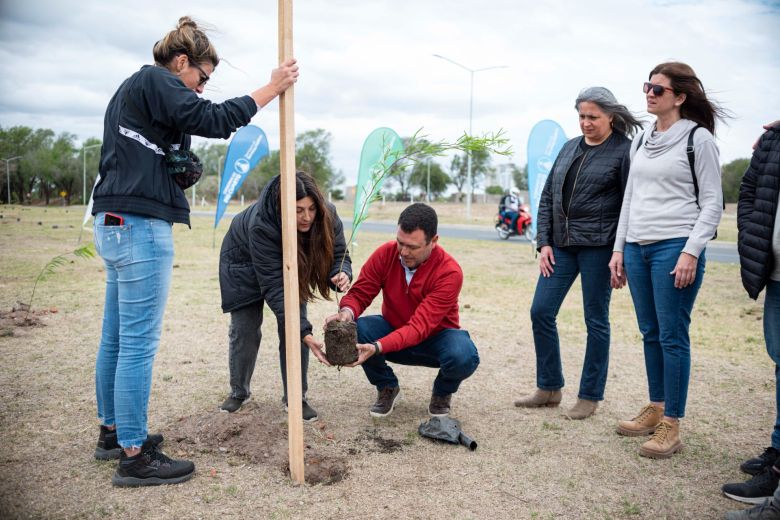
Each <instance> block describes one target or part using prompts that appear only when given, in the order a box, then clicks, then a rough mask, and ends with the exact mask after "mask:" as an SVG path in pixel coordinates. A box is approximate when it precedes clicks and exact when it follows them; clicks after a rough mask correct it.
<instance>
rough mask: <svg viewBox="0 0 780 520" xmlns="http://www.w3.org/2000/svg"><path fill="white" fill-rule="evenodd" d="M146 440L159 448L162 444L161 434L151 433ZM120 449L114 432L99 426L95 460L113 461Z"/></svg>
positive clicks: (117, 456)
mask: <svg viewBox="0 0 780 520" xmlns="http://www.w3.org/2000/svg"><path fill="white" fill-rule="evenodd" d="M146 440H147V441H149V442H151V443H152V444H154V445H155V446H159V445H160V444H162V443H163V440H164V439H163V436H162V434H161V433H152V434H151V435H149V436H147V437H146ZM121 452H122V447H121V446H120V445H119V442H118V441H117V438H116V430H109V429H108V428H106V427H105V426H103V425H101V426H100V436H99V437H98V441H97V447H96V448H95V458H96V459H97V460H114V459H118V458H119V454H120V453H121Z"/></svg>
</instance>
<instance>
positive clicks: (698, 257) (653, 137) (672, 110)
mask: <svg viewBox="0 0 780 520" xmlns="http://www.w3.org/2000/svg"><path fill="white" fill-rule="evenodd" d="M649 79H650V81H649V82H646V83H645V84H644V86H643V90H644V92H645V94H646V99H647V111H648V112H649V113H650V114H653V115H655V116H656V121H655V123H653V124H652V125H651V126H650V127H649V128H647V129H646V130H645V131H644V132H642V133H640V134H639V135H637V136H636V137H635V138H634V142H633V144H632V147H631V169H630V172H629V179H628V185H627V186H626V192H625V195H624V196H623V206H622V208H621V211H620V220H619V222H618V229H617V237H616V239H615V246H614V253H613V255H612V259H611V261H610V263H609V267H610V271H611V277H612V280H611V282H612V286H613V287H615V288H620V287H622V286H624V285H625V283H626V278H627V279H628V285H629V288H630V290H631V297H632V299H633V301H634V307H635V309H636V314H637V322H638V323H639V329H640V331H641V332H642V337H643V341H644V354H645V368H646V371H647V382H648V387H649V394H650V395H649V397H650V403H649V404H647V405H646V406H644V408H642V410H641V411H640V412H639V414H637V415H636V416H635V417H634V418H633V419H631V420H628V421H620V422H619V423H618V427H617V432H618V433H619V434H621V435H627V436H632V437H634V436H642V435H648V434H652V437H651V438H650V440H648V441H647V442H645V443H644V444H642V446H641V448H640V449H639V454H640V455H643V456H645V457H652V458H669V457H671V456H672V455H673V454H674V453H676V452H678V451H680V449H681V448H682V442H681V441H680V419H681V418H682V417H683V416H684V415H685V402H686V399H687V396H688V379H689V376H690V367H691V350H690V338H689V336H688V327H689V326H690V323H691V310H692V309H693V303H694V301H695V300H696V294H697V292H698V291H699V287H700V286H701V283H702V278H703V276H704V265H705V255H704V252H705V248H706V246H707V242H708V241H709V240H710V239H711V238H713V237H714V235H715V232H716V230H717V227H718V223H719V222H720V217H721V213H722V208H723V192H722V190H721V184H720V164H719V160H718V149H717V147H716V146H715V142H714V140H713V135H714V133H715V119H716V118H721V119H722V118H723V117H724V115H725V113H724V111H723V109H721V108H720V107H719V106H718V105H717V104H715V103H714V102H712V101H711V100H708V99H707V96H706V94H705V91H704V87H703V86H702V83H701V81H700V80H699V79H698V78H697V77H696V74H695V73H694V71H693V69H692V68H691V67H689V66H688V65H686V64H684V63H677V62H671V63H662V64H660V65H658V66H657V67H655V68H654V69H653V70H652V71H651V72H650V76H649ZM624 263H625V270H624Z"/></svg>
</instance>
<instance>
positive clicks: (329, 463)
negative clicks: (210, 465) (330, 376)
mask: <svg viewBox="0 0 780 520" xmlns="http://www.w3.org/2000/svg"><path fill="white" fill-rule="evenodd" d="M286 418H287V415H286V414H285V413H284V412H283V410H282V409H281V408H272V409H268V408H267V407H263V406H259V405H258V404H257V403H256V402H249V403H247V404H246V405H244V406H243V407H242V408H241V411H240V412H236V413H230V414H228V413H223V412H220V411H218V410H215V411H213V412H207V413H204V414H202V415H197V416H191V417H182V418H181V419H179V421H178V423H177V424H175V425H174V426H173V428H175V432H174V433H173V434H171V435H169V436H170V437H171V439H172V441H173V442H174V443H175V444H174V451H173V454H174V455H175V456H178V457H184V456H192V455H193V454H197V453H203V452H211V453H224V454H225V455H226V456H230V455H232V456H236V457H240V458H241V459H244V460H246V461H247V462H250V463H252V464H262V465H266V466H273V467H276V468H278V469H279V470H280V471H282V472H284V473H285V474H287V475H289V451H288V443H287V421H286ZM323 429H324V425H323V428H317V431H318V432H319V431H321V430H323ZM310 435H311V433H310V432H306V436H307V437H309V436H310ZM314 435H320V436H322V437H323V438H327V436H326V435H324V434H322V433H319V434H317V433H315V434H314ZM331 437H332V436H331ZM315 440H317V439H315ZM312 444H313V442H307V444H306V445H305V447H304V466H305V468H304V475H305V477H304V478H305V480H306V482H307V483H308V484H325V485H327V484H333V483H335V482H339V481H341V480H343V479H344V478H345V477H346V476H347V474H348V471H349V470H348V468H347V463H346V460H345V459H344V458H342V457H340V456H338V455H336V454H334V455H331V454H329V453H327V452H330V451H333V449H332V448H330V447H329V446H317V447H316V448H315V447H313V446H312Z"/></svg>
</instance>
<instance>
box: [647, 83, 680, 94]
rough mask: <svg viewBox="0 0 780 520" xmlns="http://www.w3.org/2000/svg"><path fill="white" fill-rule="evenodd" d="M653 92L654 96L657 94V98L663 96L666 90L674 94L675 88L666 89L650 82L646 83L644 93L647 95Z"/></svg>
mask: <svg viewBox="0 0 780 520" xmlns="http://www.w3.org/2000/svg"><path fill="white" fill-rule="evenodd" d="M651 90H652V91H653V94H655V95H656V96H663V95H664V91H665V90H668V91H669V92H672V93H674V89H673V88H669V87H664V86H663V85H654V84H652V83H650V82H648V81H645V83H644V84H643V85H642V92H644V93H645V94H647V93H648V92H650V91H651Z"/></svg>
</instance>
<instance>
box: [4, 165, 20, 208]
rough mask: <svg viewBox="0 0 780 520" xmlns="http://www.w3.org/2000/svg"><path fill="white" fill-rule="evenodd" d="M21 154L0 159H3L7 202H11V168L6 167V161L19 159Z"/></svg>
mask: <svg viewBox="0 0 780 520" xmlns="http://www.w3.org/2000/svg"><path fill="white" fill-rule="evenodd" d="M21 158H22V156H21V155H17V156H16V157H9V158H8V159H0V160H3V161H5V182H6V187H7V188H8V204H9V205H10V204H11V170H10V168H8V163H9V162H11V161H15V160H16V159H21Z"/></svg>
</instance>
